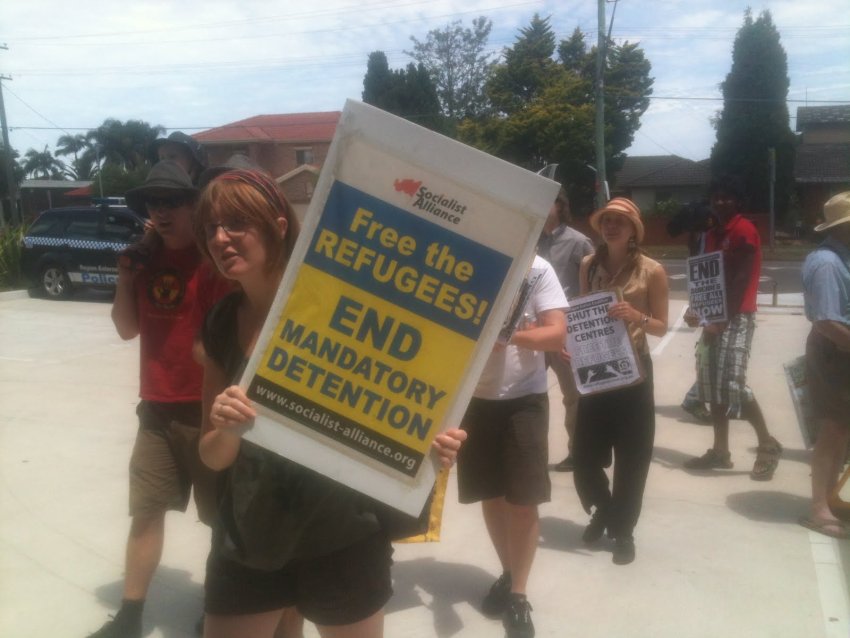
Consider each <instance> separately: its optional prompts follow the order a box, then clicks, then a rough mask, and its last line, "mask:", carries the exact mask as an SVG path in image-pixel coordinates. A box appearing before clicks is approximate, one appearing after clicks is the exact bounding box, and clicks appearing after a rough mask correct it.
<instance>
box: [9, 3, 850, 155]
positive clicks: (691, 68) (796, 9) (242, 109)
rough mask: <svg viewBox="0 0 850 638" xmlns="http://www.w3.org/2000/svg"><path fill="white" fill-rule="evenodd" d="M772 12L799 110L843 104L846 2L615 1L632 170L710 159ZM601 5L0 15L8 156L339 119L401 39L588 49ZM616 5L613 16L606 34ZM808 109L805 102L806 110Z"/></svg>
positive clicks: (135, 6)
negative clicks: (633, 71)
mask: <svg viewBox="0 0 850 638" xmlns="http://www.w3.org/2000/svg"><path fill="white" fill-rule="evenodd" d="M748 5H750V6H752V9H753V12H754V14H756V15H757V14H758V13H759V12H760V11H762V10H763V9H769V10H770V11H771V13H772V14H773V20H774V23H775V24H776V25H777V27H778V29H779V32H780V36H781V42H782V45H783V46H784V48H785V51H786V53H787V54H788V69H789V76H790V79H791V88H790V91H789V94H788V99H789V104H788V107H789V112H790V114H791V122H790V124H791V127H792V129H793V128H794V127H795V124H796V121H795V118H794V116H795V114H796V109H797V107H798V106H803V105H805V104H806V103H808V104H809V105H818V104H829V103H842V102H843V103H850V11H848V8H850V7H848V0H809V1H807V2H800V1H799V0H770V1H763V2H760V3H759V2H752V3H749V2H739V1H738V0H666V1H662V0H620V1H619V2H618V3H617V4H616V13H615V15H614V25H613V32H612V35H613V37H614V38H615V39H616V40H617V41H618V42H623V41H625V40H628V41H630V42H639V43H640V45H641V47H642V48H643V50H644V52H645V53H646V56H647V58H648V59H649V60H650V62H651V63H652V76H653V77H654V78H655V85H654V97H653V99H652V101H651V106H650V108H649V110H648V111H647V112H646V114H645V115H644V116H643V119H642V126H641V128H640V130H639V131H638V132H637V135H636V137H635V142H634V144H633V146H632V147H631V148H630V149H629V151H628V152H629V154H631V155H667V154H676V155H680V156H682V157H687V158H690V159H695V160H696V159H704V158H706V157H708V155H709V153H710V150H711V146H712V144H713V142H714V131H713V129H712V128H711V125H710V123H709V119H710V117H711V116H712V115H713V114H714V113H715V112H716V111H717V110H718V109H719V108H720V107H721V105H722V102H721V101H720V99H719V98H720V91H719V88H718V84H719V83H720V82H721V81H723V79H724V77H725V76H726V74H727V73H728V72H729V69H730V65H731V59H732V43H733V40H734V37H735V33H736V32H737V30H738V29H739V28H740V26H741V23H742V20H743V12H744V9H745V8H746V7H747V6H748ZM596 6H597V5H596V2H595V1H594V0H580V1H570V0H457V1H455V0H324V1H323V2H317V3H316V4H315V5H314V4H312V3H309V2H297V3H296V2H291V1H290V2H287V1H285V0H262V1H259V0H238V1H237V0H232V1H222V0H204V1H203V2H200V1H198V0H160V1H158V2H155V1H141V0H125V1H123V2H118V1H116V0H82V1H79V2H68V1H67V0H2V2H0V44H5V45H7V46H8V50H0V73H2V74H3V75H4V76H11V78H12V80H11V81H4V82H3V86H4V94H3V95H4V101H5V107H6V115H7V119H8V123H9V126H10V129H11V132H10V136H11V144H12V146H13V147H14V148H15V149H17V150H18V151H19V152H20V153H21V154H22V155H23V154H24V153H25V152H26V150H27V149H29V148H36V149H39V150H40V149H42V148H44V146H45V145H48V146H50V147H51V148H52V147H53V146H54V145H55V142H56V139H57V138H58V137H59V136H60V135H63V134H64V133H80V132H85V131H86V130H88V129H91V128H95V127H97V126H98V125H100V124H101V123H102V122H103V120H104V119H106V118H109V117H112V118H117V119H120V120H127V119H142V120H145V121H147V122H149V123H151V124H159V125H162V126H164V127H166V128H167V129H169V130H184V131H187V132H190V133H191V132H195V131H198V130H204V129H206V128H211V127H214V126H220V125H223V124H227V123H230V122H234V121H236V120H240V119H243V118H246V117H251V116H253V115H259V114H270V113H293V112H302V111H334V110H340V109H342V106H343V103H344V101H345V99H346V98H355V99H360V97H361V92H362V89H363V75H364V73H365V71H366V60H367V57H368V54H369V52H371V51H374V50H382V51H384V52H385V53H386V54H387V57H388V58H389V61H390V66H391V67H393V68H398V67H400V66H403V65H406V64H407V63H408V62H409V61H410V58H409V57H408V56H407V55H405V54H404V51H405V50H406V49H410V48H411V42H410V36H415V37H417V38H419V39H423V38H424V37H425V35H426V34H427V32H428V31H429V30H430V29H435V28H440V27H443V26H445V25H446V24H447V23H449V22H450V21H452V20H462V21H463V23H464V24H465V25H469V24H470V22H471V21H472V19H473V18H475V17H477V16H479V15H484V16H487V17H488V18H490V19H491V20H492V21H493V31H492V33H491V36H490V47H491V48H492V50H493V51H497V52H498V51H501V50H502V49H503V48H504V47H505V46H508V45H510V44H511V43H512V42H513V41H514V39H515V38H516V35H517V33H518V30H519V29H520V28H522V27H524V26H527V25H528V24H529V22H530V20H531V17H532V16H533V15H534V13H535V12H537V13H539V14H540V15H541V16H543V17H546V16H551V24H552V27H553V28H554V30H555V32H556V35H557V37H558V39H559V40H560V39H561V38H564V37H567V36H569V35H570V33H572V31H573V30H574V29H575V28H576V27H578V28H580V29H581V30H582V31H583V32H584V33H585V36H586V38H587V40H588V42H591V43H592V42H595V40H596V21H597V9H596ZM614 7H615V4H614V3H613V2H610V1H609V2H608V3H607V4H606V11H607V18H608V20H610V19H611V14H612V10H614ZM806 100H808V102H806Z"/></svg>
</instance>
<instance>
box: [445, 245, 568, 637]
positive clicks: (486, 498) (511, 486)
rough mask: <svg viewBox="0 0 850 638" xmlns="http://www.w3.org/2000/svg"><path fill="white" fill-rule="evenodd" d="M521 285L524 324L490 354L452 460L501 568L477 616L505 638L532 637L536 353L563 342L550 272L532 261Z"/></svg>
mask: <svg viewBox="0 0 850 638" xmlns="http://www.w3.org/2000/svg"><path fill="white" fill-rule="evenodd" d="M526 280H527V281H528V282H529V285H530V287H531V294H530V296H529V298H528V302H527V304H526V307H525V309H524V310H525V314H526V317H527V319H526V322H525V324H524V325H522V326H520V329H519V330H517V331H515V332H514V333H513V335H512V336H511V338H510V341H509V342H508V344H507V345H505V346H499V345H497V346H496V347H495V348H494V349H493V352H492V353H491V354H490V358H489V359H488V360H487V364H486V365H485V367H484V372H483V373H482V375H481V378H480V379H479V382H478V385H477V387H476V389H475V392H474V393H473V398H472V400H471V401H470V404H469V407H468V408H467V411H466V414H465V416H464V418H463V423H462V426H461V428H462V429H463V430H465V431H466V432H467V433H468V435H469V436H468V439H467V441H466V443H465V445H464V447H463V448H462V449H461V450H460V453H459V455H458V492H459V500H460V502H461V503H474V502H479V501H480V502H481V508H482V512H483V514H484V521H485V523H486V524H487V530H488V532H489V534H490V540H491V541H492V542H493V546H494V547H495V549H496V553H497V554H498V557H499V561H500V562H501V565H502V575H501V576H500V577H499V578H498V579H497V580H496V582H495V583H494V584H493V586H492V587H491V588H490V591H489V593H488V594H487V595H486V596H485V598H484V600H483V602H482V611H483V612H484V613H485V614H487V615H490V616H500V615H501V616H502V622H503V624H504V626H505V631H506V632H507V636H508V638H515V637H517V638H518V637H529V636H533V635H534V626H533V624H532V622H531V614H530V611H531V606H530V605H529V604H528V600H527V599H526V596H525V592H526V585H527V583H528V576H529V573H530V571H531V565H532V563H533V561H534V554H535V551H536V550H537V538H538V535H539V520H538V511H537V508H538V505H539V504H540V503H545V502H548V501H549V499H550V493H551V483H550V481H549V474H548V466H547V464H548V456H549V450H548V434H549V397H548V394H547V390H548V381H547V376H546V362H545V357H544V352H545V351H557V350H560V348H561V346H562V345H563V343H564V339H565V337H566V321H565V319H564V311H565V309H566V308H567V299H566V296H565V295H564V290H563V288H562V286H561V284H560V283H559V281H558V277H557V275H556V274H555V271H554V270H553V269H552V266H550V265H549V263H548V262H547V261H546V260H544V259H543V258H541V257H535V258H534V262H533V264H532V267H531V269H530V270H529V272H528V274H527V275H526ZM532 282H533V284H532Z"/></svg>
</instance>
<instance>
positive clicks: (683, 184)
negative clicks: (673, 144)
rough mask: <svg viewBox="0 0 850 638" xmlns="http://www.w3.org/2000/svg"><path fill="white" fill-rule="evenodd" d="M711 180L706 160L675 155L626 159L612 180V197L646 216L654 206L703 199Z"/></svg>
mask: <svg viewBox="0 0 850 638" xmlns="http://www.w3.org/2000/svg"><path fill="white" fill-rule="evenodd" d="M709 179H710V172H709V167H708V160H707V159H705V160H700V161H698V162H695V161H693V160H689V159H685V158H684V157H679V156H678V155H643V156H641V155H638V156H629V157H626V160H625V162H623V168H621V169H620V170H619V171H618V172H617V174H616V175H615V176H614V185H613V188H612V189H611V196H612V197H616V196H622V197H628V198H629V199H631V200H632V201H633V202H634V203H635V204H637V205H638V207H639V208H640V209H641V211H643V212H644V213H645V214H651V213H652V212H653V211H654V210H655V208H656V206H657V204H658V203H659V202H663V201H669V200H676V201H677V202H679V203H680V204H684V203H685V202H692V201H697V200H700V199H704V198H705V192H706V188H707V187H708V182H709Z"/></svg>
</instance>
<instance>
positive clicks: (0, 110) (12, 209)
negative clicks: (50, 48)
mask: <svg viewBox="0 0 850 638" xmlns="http://www.w3.org/2000/svg"><path fill="white" fill-rule="evenodd" d="M0 49H3V50H5V51H8V50H9V47H7V46H6V45H5V44H0ZM11 79H12V78H10V77H9V76H8V75H0V126H2V128H3V148H4V149H6V161H5V162H4V163H5V164H6V166H5V170H6V184H7V188H8V189H9V219H10V221H11V222H12V223H13V224H14V223H15V220H16V219H18V206H17V201H18V192H17V191H18V188H17V184H15V171H14V170H13V169H12V165H13V164H12V163H13V162H14V161H15V160H14V159H13V158H12V145H11V144H10V143H9V127H8V126H7V125H6V107H5V105H4V104H3V80H11ZM19 221H20V220H19ZM5 226H6V217H5V216H4V215H3V211H2V208H0V228H3V227H5Z"/></svg>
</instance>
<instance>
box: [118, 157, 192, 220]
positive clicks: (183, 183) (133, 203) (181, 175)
mask: <svg viewBox="0 0 850 638" xmlns="http://www.w3.org/2000/svg"><path fill="white" fill-rule="evenodd" d="M163 194H168V195H176V196H178V197H187V198H188V197H194V196H196V195H197V194H198V189H197V188H195V186H194V184H192V178H191V177H189V175H188V174H187V173H186V171H184V170H183V168H182V167H181V166H180V165H179V164H178V163H177V162H173V161H171V160H162V161H161V162H157V163H156V164H154V167H153V168H152V169H151V170H150V173H148V176H147V177H146V178H145V183H144V184H142V185H141V186H137V187H136V188H131V189H130V190H128V191H127V192H126V193H125V195H124V197H125V198H126V200H127V206H129V207H130V208H132V209H133V210H135V211H143V210H144V208H145V199H146V198H147V197H149V196H154V195H163Z"/></svg>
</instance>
